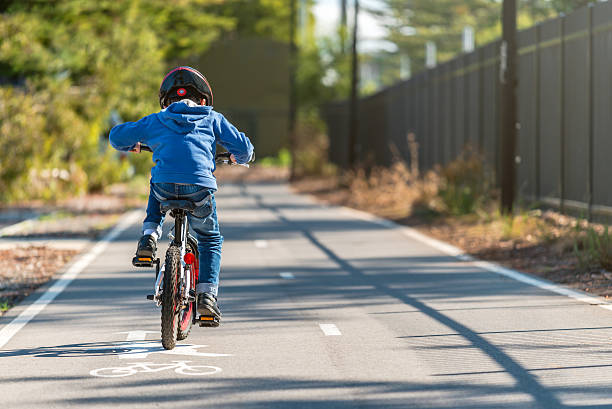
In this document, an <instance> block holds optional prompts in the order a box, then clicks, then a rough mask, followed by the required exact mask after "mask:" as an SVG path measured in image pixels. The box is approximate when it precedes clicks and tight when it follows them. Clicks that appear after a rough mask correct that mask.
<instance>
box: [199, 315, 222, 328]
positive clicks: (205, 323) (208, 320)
mask: <svg viewBox="0 0 612 409" xmlns="http://www.w3.org/2000/svg"><path fill="white" fill-rule="evenodd" d="M196 321H197V322H198V324H199V325H200V327H218V326H219V324H220V321H219V318H217V317H211V316H208V315H200V316H199V317H198V319H197V320H196Z"/></svg>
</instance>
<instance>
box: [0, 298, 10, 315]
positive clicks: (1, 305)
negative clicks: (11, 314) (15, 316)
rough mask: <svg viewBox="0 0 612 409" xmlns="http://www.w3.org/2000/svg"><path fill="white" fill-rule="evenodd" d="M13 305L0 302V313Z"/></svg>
mask: <svg viewBox="0 0 612 409" xmlns="http://www.w3.org/2000/svg"><path fill="white" fill-rule="evenodd" d="M12 306H13V305H12V304H11V303H9V302H8V301H1V302H0V312H6V311H8V310H9V309H11V307H12Z"/></svg>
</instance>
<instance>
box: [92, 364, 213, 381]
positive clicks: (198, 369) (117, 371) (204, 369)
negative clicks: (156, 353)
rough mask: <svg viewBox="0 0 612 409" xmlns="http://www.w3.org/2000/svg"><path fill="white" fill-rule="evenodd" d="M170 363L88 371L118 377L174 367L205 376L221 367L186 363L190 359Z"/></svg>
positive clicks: (179, 372)
mask: <svg viewBox="0 0 612 409" xmlns="http://www.w3.org/2000/svg"><path fill="white" fill-rule="evenodd" d="M172 362H174V363H172V364H155V363H153V362H139V363H134V364H131V365H127V366H117V367H113V368H100V369H94V370H92V371H90V372H89V374H90V375H92V376H98V377H102V378H119V377H122V376H131V375H135V374H137V373H139V372H140V373H152V372H160V371H165V370H166V369H174V372H176V373H178V374H181V375H191V376H205V375H213V374H216V373H218V372H221V368H218V367H216V366H209V365H193V366H190V365H188V363H189V362H191V361H172Z"/></svg>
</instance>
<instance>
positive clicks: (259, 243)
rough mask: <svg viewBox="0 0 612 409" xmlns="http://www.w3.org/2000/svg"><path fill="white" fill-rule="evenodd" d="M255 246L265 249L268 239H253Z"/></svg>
mask: <svg viewBox="0 0 612 409" xmlns="http://www.w3.org/2000/svg"><path fill="white" fill-rule="evenodd" d="M254 243H255V247H257V248H258V249H265V248H266V247H268V240H255V241H254Z"/></svg>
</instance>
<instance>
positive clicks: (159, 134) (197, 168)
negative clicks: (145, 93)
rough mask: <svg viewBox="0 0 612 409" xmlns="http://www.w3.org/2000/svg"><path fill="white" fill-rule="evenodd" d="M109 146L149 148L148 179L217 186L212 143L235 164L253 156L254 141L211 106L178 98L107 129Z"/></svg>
mask: <svg viewBox="0 0 612 409" xmlns="http://www.w3.org/2000/svg"><path fill="white" fill-rule="evenodd" d="M109 139H110V143H111V145H112V146H113V147H114V148H115V149H117V150H120V151H129V150H131V149H132V148H133V147H134V146H135V145H136V143H138V142H140V143H142V144H145V145H148V146H150V147H151V149H152V150H153V161H154V162H155V166H154V167H153V169H151V181H152V182H153V183H185V184H194V185H200V186H204V187H207V188H211V189H216V188H217V181H216V179H215V177H214V175H213V172H214V171H215V160H214V158H215V153H216V148H217V147H216V144H219V145H221V146H223V147H224V148H225V149H227V150H228V151H229V152H230V153H232V154H234V156H235V157H236V161H237V162H238V163H246V162H248V161H249V160H250V159H251V157H252V156H253V145H252V144H251V141H250V140H249V138H248V137H246V136H245V135H244V133H242V132H239V131H238V130H237V129H236V127H234V126H233V125H232V124H231V123H230V122H229V121H228V120H227V119H225V117H224V116H223V115H221V114H220V113H218V112H216V111H214V110H213V109H212V107H210V106H203V105H196V104H195V103H191V101H187V100H183V101H179V102H175V103H173V104H171V105H170V106H169V107H167V108H166V109H163V110H161V111H160V112H157V113H154V114H151V115H148V116H145V117H144V118H142V119H140V120H139V121H138V122H125V123H123V124H120V125H117V126H115V127H113V129H111V132H110V135H109Z"/></svg>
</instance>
